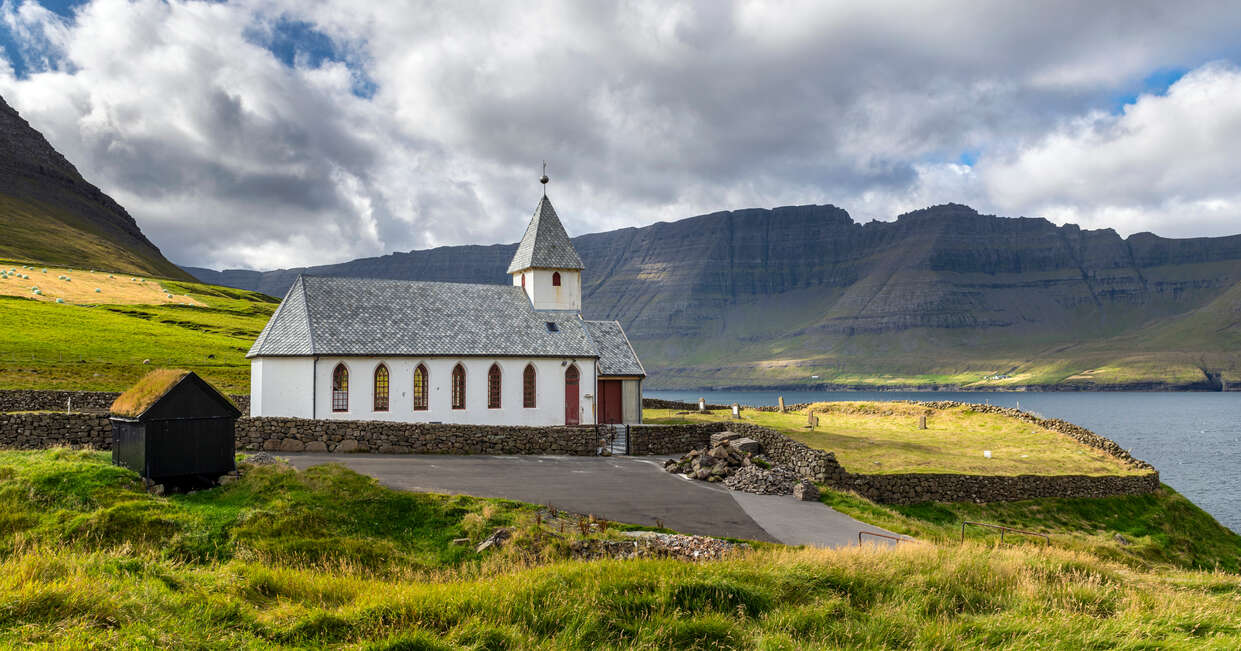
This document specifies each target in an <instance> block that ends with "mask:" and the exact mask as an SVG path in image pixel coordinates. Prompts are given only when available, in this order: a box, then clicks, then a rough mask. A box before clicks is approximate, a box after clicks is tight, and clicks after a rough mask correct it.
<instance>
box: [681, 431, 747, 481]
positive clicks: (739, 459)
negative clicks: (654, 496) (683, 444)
mask: <svg viewBox="0 0 1241 651" xmlns="http://www.w3.org/2000/svg"><path fill="white" fill-rule="evenodd" d="M741 442H749V443H753V444H754V445H757V444H758V443H757V442H756V441H754V440H753V439H740V438H738V439H736V440H726V441H719V442H718V443H714V444H713V445H712V446H711V447H710V448H702V449H700V450H690V452H689V454H687V455H685V456H683V457H681V458H680V459H669V460H667V461H665V462H664V470H667V471H668V472H675V473H678V474H681V475H686V476H688V477H692V478H694V479H699V480H702V481H712V482H715V481H723V480H724V479H726V478H728V477H730V476H732V475H733V473H736V472H737V471H738V470H739V469H743V468H748V467H752V466H753V465H754V460H753V451H754V450H755V449H756V448H755V447H754V446H747V447H748V448H749V450H750V451H748V452H742V451H741V448H740V446H739V445H737V443H741Z"/></svg>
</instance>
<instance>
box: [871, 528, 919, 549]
mask: <svg viewBox="0 0 1241 651" xmlns="http://www.w3.org/2000/svg"><path fill="white" fill-rule="evenodd" d="M862 536H874V537H876V538H887V539H888V540H895V541H896V542H913V539H912V538H901V537H900V536H890V535H888V534H886V533H878V532H876V531H859V532H857V544H858V546H859V547H860V546H861V545H862Z"/></svg>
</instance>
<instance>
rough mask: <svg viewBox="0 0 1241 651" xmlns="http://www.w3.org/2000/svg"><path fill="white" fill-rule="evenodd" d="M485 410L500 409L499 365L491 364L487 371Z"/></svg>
mask: <svg viewBox="0 0 1241 651" xmlns="http://www.w3.org/2000/svg"><path fill="white" fill-rule="evenodd" d="M487 408H488V409H499V408H500V365H499V364H492V365H491V369H490V370H488V371H487Z"/></svg>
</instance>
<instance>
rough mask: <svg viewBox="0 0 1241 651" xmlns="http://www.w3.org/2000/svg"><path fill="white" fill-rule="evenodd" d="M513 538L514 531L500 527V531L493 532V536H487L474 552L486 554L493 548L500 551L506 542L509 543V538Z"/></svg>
mask: <svg viewBox="0 0 1241 651" xmlns="http://www.w3.org/2000/svg"><path fill="white" fill-rule="evenodd" d="M512 537H513V530H512V529H509V528H508V527H500V528H499V529H496V530H495V531H493V532H491V535H490V536H487V539H486V540H484V541H482V542H480V543H478V547H475V548H474V551H476V552H478V553H480V554H481V553H482V552H485V551H487V550H488V549H491V548H493V547H494V548H496V549H499V548H501V547H503V546H504V543H505V542H508V539H509V538H512Z"/></svg>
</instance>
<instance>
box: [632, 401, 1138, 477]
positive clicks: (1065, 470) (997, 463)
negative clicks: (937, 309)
mask: <svg viewBox="0 0 1241 651" xmlns="http://www.w3.org/2000/svg"><path fill="white" fill-rule="evenodd" d="M814 409H815V410H816V412H817V413H818V416H819V426H818V427H817V428H815V429H813V430H811V429H810V428H808V427H807V424H806V422H807V417H806V413H805V411H800V412H790V413H784V414H781V413H777V412H764V411H755V410H753V409H743V410H741V419H742V421H744V422H746V423H751V424H754V425H762V426H764V427H769V428H771V429H774V430H777V431H780V432H783V433H784V434H786V435H788V436H789V437H790V438H793V439H795V440H798V441H801V442H803V443H805V444H806V445H808V446H810V447H813V448H818V449H821V450H827V451H829V452H832V453H834V454H835V455H836V460H837V461H839V462H840V464H841V465H842V466H844V468H845V469H846V470H848V471H850V472H857V473H874V474H882V473H911V472H913V473H937V472H950V473H968V474H976V475H1020V474H1031V475H1053V474H1055V475H1058V474H1084V475H1109V474H1133V473H1137V472H1139V471H1137V470H1135V469H1133V468H1131V467H1129V466H1127V465H1124V464H1122V463H1120V462H1119V461H1117V460H1116V459H1114V458H1112V457H1109V456H1107V455H1106V454H1104V453H1103V452H1101V451H1099V450H1095V449H1093V448H1089V447H1086V446H1084V445H1081V444H1080V443H1078V442H1077V441H1075V440H1073V439H1071V438H1069V437H1067V436H1065V435H1063V434H1060V433H1058V432H1055V431H1052V430H1048V429H1045V428H1042V427H1036V426H1034V425H1031V424H1029V423H1026V422H1023V421H1020V420H1017V419H1015V418H1011V417H1008V416H1003V415H1000V414H987V413H979V412H976V411H974V410H972V409H970V408H969V407H958V408H953V409H935V410H932V409H927V408H925V407H921V406H918V405H913V404H909V403H894V402H883V403H874V402H834V403H820V404H817V405H815V406H814ZM642 413H643V422H646V423H653V424H654V423H679V422H701V421H728V420H730V419H731V415H730V414H729V413H728V412H723V411H718V412H712V413H707V414H698V413H696V412H691V413H678V412H677V410H672V409H646V410H643V412H642ZM922 414H926V415H927V429H925V430H919V429H918V417H919V416H920V415H922ZM984 450H990V451H991V458H990V459H987V458H985V457H984V456H983V451H984Z"/></svg>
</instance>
